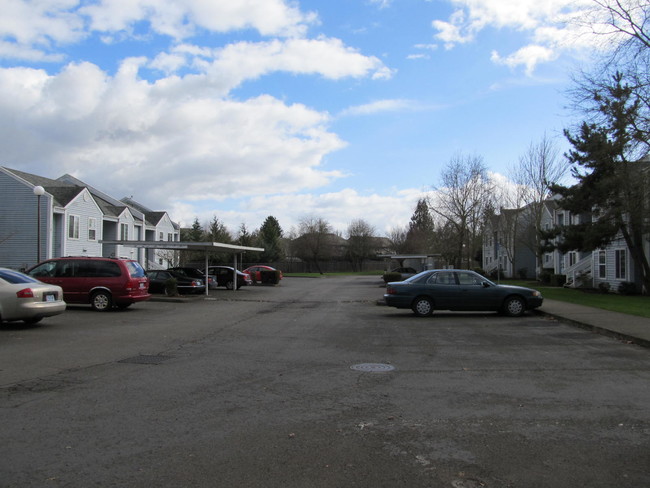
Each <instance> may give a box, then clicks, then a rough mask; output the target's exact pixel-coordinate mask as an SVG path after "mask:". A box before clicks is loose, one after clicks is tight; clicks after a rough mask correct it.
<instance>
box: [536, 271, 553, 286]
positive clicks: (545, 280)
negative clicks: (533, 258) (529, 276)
mask: <svg viewBox="0 0 650 488" xmlns="http://www.w3.org/2000/svg"><path fill="white" fill-rule="evenodd" d="M551 276H553V271H552V270H548V269H543V270H542V272H541V273H540V274H539V281H540V282H541V283H542V284H543V285H550V284H551Z"/></svg>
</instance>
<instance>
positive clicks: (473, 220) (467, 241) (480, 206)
mask: <svg viewBox="0 0 650 488" xmlns="http://www.w3.org/2000/svg"><path fill="white" fill-rule="evenodd" d="M493 188H494V184H493V182H492V181H491V180H490V178H488V175H487V168H486V167H485V165H484V163H483V158H482V157H481V156H468V155H462V154H458V155H456V156H454V157H453V158H452V159H451V160H450V161H449V164H448V165H447V166H446V167H445V169H444V170H443V172H442V175H441V185H440V186H438V187H434V192H433V194H432V195H431V196H430V202H429V204H430V208H431V210H432V211H433V212H434V213H435V214H437V215H438V216H440V217H441V218H442V219H443V227H447V225H449V226H451V227H452V228H453V229H454V231H455V241H456V253H455V254H456V256H455V259H454V265H455V266H456V267H462V262H463V259H466V263H467V267H471V262H472V260H473V259H474V256H475V255H476V251H477V250H478V249H479V246H480V245H481V243H480V231H481V229H482V226H483V222H484V220H483V217H484V214H485V210H486V209H487V208H488V207H489V206H490V205H491V203H490V202H491V201H492V193H493ZM447 228H448V227H447Z"/></svg>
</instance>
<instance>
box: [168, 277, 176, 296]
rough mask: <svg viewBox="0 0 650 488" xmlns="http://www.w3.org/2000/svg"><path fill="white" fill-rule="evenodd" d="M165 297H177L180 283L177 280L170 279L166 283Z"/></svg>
mask: <svg viewBox="0 0 650 488" xmlns="http://www.w3.org/2000/svg"><path fill="white" fill-rule="evenodd" d="M165 295H167V296H168V297H175V296H176V295H178V281H177V280H176V278H169V279H168V280H167V281H165Z"/></svg>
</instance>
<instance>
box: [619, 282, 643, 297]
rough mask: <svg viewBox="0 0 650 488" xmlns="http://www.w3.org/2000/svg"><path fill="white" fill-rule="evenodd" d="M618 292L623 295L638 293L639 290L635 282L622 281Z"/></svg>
mask: <svg viewBox="0 0 650 488" xmlns="http://www.w3.org/2000/svg"><path fill="white" fill-rule="evenodd" d="M618 292H619V293H620V294H621V295H636V294H637V293H638V292H639V291H638V290H637V288H636V285H635V284H634V283H631V282H629V281H622V282H621V283H619V285H618Z"/></svg>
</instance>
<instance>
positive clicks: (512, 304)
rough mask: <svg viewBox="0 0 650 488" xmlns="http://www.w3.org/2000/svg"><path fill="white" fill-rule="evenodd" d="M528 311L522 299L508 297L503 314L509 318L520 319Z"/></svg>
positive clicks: (504, 303)
mask: <svg viewBox="0 0 650 488" xmlns="http://www.w3.org/2000/svg"><path fill="white" fill-rule="evenodd" d="M525 311H526V303H525V302H524V299H523V298H521V297H508V298H506V301H505V302H503V313H504V314H506V315H507V316H508V317H520V316H521V315H523V314H524V312H525Z"/></svg>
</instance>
